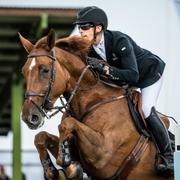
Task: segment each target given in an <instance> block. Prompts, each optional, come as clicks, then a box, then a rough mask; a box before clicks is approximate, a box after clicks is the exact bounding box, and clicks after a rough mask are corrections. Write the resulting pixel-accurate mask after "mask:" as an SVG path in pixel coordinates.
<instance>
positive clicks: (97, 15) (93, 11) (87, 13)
mask: <svg viewBox="0 0 180 180" xmlns="http://www.w3.org/2000/svg"><path fill="white" fill-rule="evenodd" d="M84 23H92V24H94V25H102V26H103V29H107V26H108V19H107V15H106V13H105V12H104V11H103V10H102V9H100V8H98V7H96V6H88V7H85V8H83V9H81V10H80V11H79V12H78V14H77V17H76V21H75V22H74V24H84Z"/></svg>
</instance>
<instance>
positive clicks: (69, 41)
mask: <svg viewBox="0 0 180 180" xmlns="http://www.w3.org/2000/svg"><path fill="white" fill-rule="evenodd" d="M55 46H56V47H59V48H61V49H63V50H65V51H68V52H71V53H72V54H75V55H77V56H79V57H80V58H81V59H82V60H85V57H86V56H87V54H88V52H89V49H90V46H91V43H90V42H89V41H87V40H85V39H83V38H81V37H79V36H71V37H67V38H63V39H59V40H57V41H56V45H55Z"/></svg>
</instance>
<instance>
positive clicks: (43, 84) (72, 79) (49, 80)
mask: <svg viewBox="0 0 180 180" xmlns="http://www.w3.org/2000/svg"><path fill="white" fill-rule="evenodd" d="M19 37H20V41H21V43H22V45H23V47H24V48H25V50H26V51H27V53H28V58H27V60H26V62H25V64H24V66H23V68H22V74H23V76H24V78H25V81H26V92H25V100H24V104H23V106H22V115H21V116H22V120H23V121H24V122H25V123H26V124H27V126H28V127H29V128H30V129H37V128H39V127H41V126H42V125H43V123H44V117H47V113H46V112H48V111H51V110H52V109H53V105H54V103H55V101H56V100H57V99H58V98H59V96H61V95H63V96H64V97H65V98H66V100H67V104H65V105H64V106H63V107H64V108H65V112H64V114H63V117H62V120H61V123H60V125H59V126H58V130H59V136H54V135H52V134H49V133H48V132H45V131H43V132H40V133H39V134H37V135H36V137H35V140H34V143H35V146H36V148H37V150H38V152H39V156H40V160H41V164H42V166H43V169H44V177H45V179H73V178H74V179H82V178H83V171H85V172H86V173H87V175H88V176H90V177H91V178H92V179H96V180H97V179H98V180H101V179H114V180H115V179H122V180H125V179H128V180H139V179H146V180H156V179H157V180H161V179H164V178H165V177H163V176H159V175H157V174H156V172H155V170H154V164H155V156H156V148H155V145H154V143H153V142H152V141H151V140H149V138H146V137H143V136H141V135H140V134H139V133H138V131H137V129H136V127H135V125H134V123H133V121H132V117H131V115H130V110H129V107H128V102H127V96H126V90H125V89H124V88H123V87H120V88H116V87H111V86H109V85H108V84H105V83H103V82H102V81H100V80H99V78H98V77H97V76H96V74H95V73H94V72H93V71H92V70H91V69H90V68H89V66H88V65H87V63H86V56H87V54H88V51H89V49H90V44H91V43H90V42H88V41H87V40H86V39H84V38H81V37H78V36H72V37H66V38H63V39H59V40H57V41H56V38H55V32H54V31H50V32H49V33H48V35H47V36H45V37H43V38H41V39H39V40H38V41H37V42H36V43H35V44H32V43H31V42H30V41H29V40H27V39H26V38H24V37H23V36H22V35H21V34H19ZM137 144H138V146H137ZM48 151H49V152H50V153H52V155H53V156H54V157H55V159H56V163H57V164H58V165H59V166H60V167H61V169H60V170H57V169H56V168H55V166H54V165H53V163H52V161H51V159H50V157H49V154H48ZM166 179H173V177H172V176H168V177H166Z"/></svg>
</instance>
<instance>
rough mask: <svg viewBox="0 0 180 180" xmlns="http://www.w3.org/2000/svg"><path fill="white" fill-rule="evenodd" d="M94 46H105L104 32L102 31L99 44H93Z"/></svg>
mask: <svg viewBox="0 0 180 180" xmlns="http://www.w3.org/2000/svg"><path fill="white" fill-rule="evenodd" d="M93 46H94V47H96V48H99V47H103V48H104V46H105V43H104V33H102V36H101V40H100V42H99V44H97V45H93Z"/></svg>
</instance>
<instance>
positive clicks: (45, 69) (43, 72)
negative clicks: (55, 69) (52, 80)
mask: <svg viewBox="0 0 180 180" xmlns="http://www.w3.org/2000/svg"><path fill="white" fill-rule="evenodd" d="M48 72H49V69H47V68H44V67H43V68H40V74H42V75H43V74H48Z"/></svg>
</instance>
